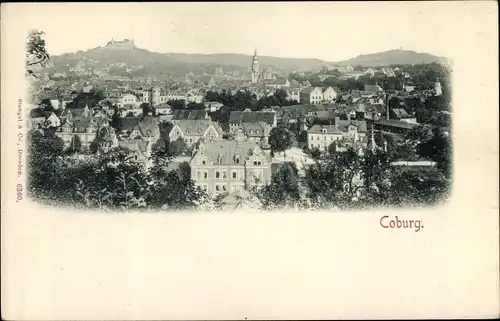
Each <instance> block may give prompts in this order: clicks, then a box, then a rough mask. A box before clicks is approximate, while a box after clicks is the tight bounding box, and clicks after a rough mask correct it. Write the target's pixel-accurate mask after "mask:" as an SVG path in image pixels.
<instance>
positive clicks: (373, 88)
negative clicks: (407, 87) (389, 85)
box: [365, 85, 382, 92]
mask: <svg viewBox="0 0 500 321" xmlns="http://www.w3.org/2000/svg"><path fill="white" fill-rule="evenodd" d="M381 89H382V88H380V86H379V85H365V91H368V92H378V91H381Z"/></svg>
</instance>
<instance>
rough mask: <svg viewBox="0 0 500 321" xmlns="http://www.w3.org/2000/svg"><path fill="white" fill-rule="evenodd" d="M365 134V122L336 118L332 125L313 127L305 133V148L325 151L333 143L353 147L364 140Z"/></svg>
mask: <svg viewBox="0 0 500 321" xmlns="http://www.w3.org/2000/svg"><path fill="white" fill-rule="evenodd" d="M366 132H367V128H366V121H354V120H340V119H339V118H336V119H335V124H333V125H313V126H312V127H311V128H310V129H309V130H308V131H307V146H308V147H309V148H310V149H313V148H317V149H319V150H327V149H328V147H329V146H330V145H331V144H332V143H333V142H336V143H337V144H339V145H354V144H355V143H357V142H360V141H364V140H365V139H366Z"/></svg>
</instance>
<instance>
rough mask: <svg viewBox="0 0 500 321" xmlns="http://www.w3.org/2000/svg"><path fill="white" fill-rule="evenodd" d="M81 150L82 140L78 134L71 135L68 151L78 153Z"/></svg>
mask: <svg viewBox="0 0 500 321" xmlns="http://www.w3.org/2000/svg"><path fill="white" fill-rule="evenodd" d="M81 151H82V141H81V140H80V136H78V135H73V137H72V138H71V143H70V145H69V148H68V152H69V153H80V152H81Z"/></svg>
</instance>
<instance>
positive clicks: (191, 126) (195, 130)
mask: <svg viewBox="0 0 500 321" xmlns="http://www.w3.org/2000/svg"><path fill="white" fill-rule="evenodd" d="M176 126H179V128H180V130H181V131H182V133H183V134H184V135H195V136H200V135H203V134H205V132H206V131H207V129H208V128H209V127H210V126H212V127H213V128H214V129H215V130H216V131H217V133H218V134H219V135H221V136H222V135H223V134H224V130H223V129H222V128H221V127H220V125H219V124H218V123H217V122H212V121H211V120H210V119H187V120H186V119H185V120H179V121H177V122H175V125H174V127H173V128H175V127H176ZM173 128H172V129H173Z"/></svg>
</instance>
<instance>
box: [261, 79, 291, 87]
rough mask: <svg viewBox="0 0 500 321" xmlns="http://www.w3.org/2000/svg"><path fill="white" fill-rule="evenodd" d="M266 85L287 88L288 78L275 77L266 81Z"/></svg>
mask: <svg viewBox="0 0 500 321" xmlns="http://www.w3.org/2000/svg"><path fill="white" fill-rule="evenodd" d="M266 86H267V87H271V88H274V89H280V88H288V87H290V81H288V79H275V80H268V81H266Z"/></svg>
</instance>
